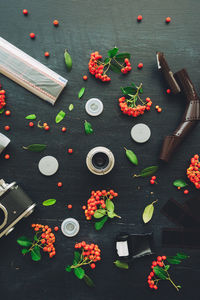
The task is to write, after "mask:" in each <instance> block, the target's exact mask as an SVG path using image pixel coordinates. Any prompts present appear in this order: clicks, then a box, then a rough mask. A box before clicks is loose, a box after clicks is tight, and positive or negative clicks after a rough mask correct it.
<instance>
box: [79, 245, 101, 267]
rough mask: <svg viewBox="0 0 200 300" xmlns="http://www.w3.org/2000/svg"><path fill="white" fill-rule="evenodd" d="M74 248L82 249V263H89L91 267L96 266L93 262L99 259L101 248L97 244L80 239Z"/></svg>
mask: <svg viewBox="0 0 200 300" xmlns="http://www.w3.org/2000/svg"><path fill="white" fill-rule="evenodd" d="M75 249H80V250H81V251H82V257H83V263H84V264H89V265H90V267H91V268H92V269H94V268H95V267H96V265H95V264H94V263H95V262H97V261H99V260H101V250H100V249H99V247H98V245H95V244H86V242H85V241H82V242H81V243H76V244H75ZM80 265H81V263H80Z"/></svg>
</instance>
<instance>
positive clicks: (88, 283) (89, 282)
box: [83, 274, 95, 287]
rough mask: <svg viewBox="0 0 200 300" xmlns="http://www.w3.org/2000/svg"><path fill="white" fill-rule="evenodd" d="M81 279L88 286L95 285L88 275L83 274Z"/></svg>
mask: <svg viewBox="0 0 200 300" xmlns="http://www.w3.org/2000/svg"><path fill="white" fill-rule="evenodd" d="M83 279H84V281H85V283H86V284H87V285H88V286H89V287H94V286H95V285H94V282H93V280H92V279H91V278H90V277H89V276H88V275H86V274H85V275H84V277H83Z"/></svg>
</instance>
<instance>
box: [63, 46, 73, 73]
mask: <svg viewBox="0 0 200 300" xmlns="http://www.w3.org/2000/svg"><path fill="white" fill-rule="evenodd" d="M64 59H65V65H66V67H67V69H68V71H71V69H72V58H71V55H70V54H69V52H68V51H67V50H65V52H64Z"/></svg>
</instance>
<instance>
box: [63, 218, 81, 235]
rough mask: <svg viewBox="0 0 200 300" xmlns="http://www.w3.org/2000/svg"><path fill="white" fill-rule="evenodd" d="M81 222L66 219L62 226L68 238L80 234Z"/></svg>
mask: <svg viewBox="0 0 200 300" xmlns="http://www.w3.org/2000/svg"><path fill="white" fill-rule="evenodd" d="M79 229H80V225H79V222H78V221H77V220H76V219H74V218H68V219H65V220H64V221H63V222H62V224H61V230H62V233H63V234H64V235H65V236H67V237H73V236H75V235H77V233H78V232H79Z"/></svg>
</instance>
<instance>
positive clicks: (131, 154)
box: [124, 148, 138, 166]
mask: <svg viewBox="0 0 200 300" xmlns="http://www.w3.org/2000/svg"><path fill="white" fill-rule="evenodd" d="M124 149H125V151H126V156H127V158H128V159H129V160H130V162H131V163H132V164H134V165H136V166H137V165H138V159H137V156H136V155H135V153H134V152H133V151H132V150H128V149H126V148H124Z"/></svg>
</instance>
